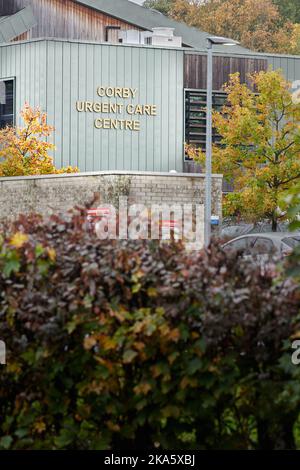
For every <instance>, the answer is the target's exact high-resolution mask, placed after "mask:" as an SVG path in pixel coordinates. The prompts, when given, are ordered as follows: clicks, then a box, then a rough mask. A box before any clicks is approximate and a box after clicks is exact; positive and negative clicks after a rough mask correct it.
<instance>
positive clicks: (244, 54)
mask: <svg viewBox="0 0 300 470" xmlns="http://www.w3.org/2000/svg"><path fill="white" fill-rule="evenodd" d="M37 42H62V43H75V44H87V45H88V44H91V45H94V46H113V47H133V48H142V49H156V50H167V51H178V52H184V53H185V54H187V55H191V54H192V55H193V54H194V55H197V54H199V55H206V53H207V51H206V50H205V49H193V48H190V47H180V48H177V47H165V46H152V45H144V44H113V43H107V42H99V41H89V40H84V39H68V38H52V37H46V36H45V37H41V38H35V39H27V40H23V41H11V42H6V43H0V47H8V46H16V45H22V44H30V43H37ZM214 55H216V56H234V57H236V56H238V57H257V58H262V59H263V58H268V57H275V58H276V57H278V58H286V59H300V55H291V54H272V53H270V52H254V51H253V52H252V51H249V52H232V51H230V52H226V48H224V51H222V52H220V51H216V52H214Z"/></svg>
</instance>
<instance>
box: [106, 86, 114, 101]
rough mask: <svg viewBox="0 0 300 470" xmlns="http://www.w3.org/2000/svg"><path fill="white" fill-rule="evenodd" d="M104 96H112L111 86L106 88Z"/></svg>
mask: <svg viewBox="0 0 300 470" xmlns="http://www.w3.org/2000/svg"><path fill="white" fill-rule="evenodd" d="M106 96H108V97H109V98H112V97H113V96H114V89H113V88H112V87H108V88H106Z"/></svg>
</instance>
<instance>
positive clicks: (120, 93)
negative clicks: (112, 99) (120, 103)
mask: <svg viewBox="0 0 300 470" xmlns="http://www.w3.org/2000/svg"><path fill="white" fill-rule="evenodd" d="M122 91H123V89H122V88H119V87H117V88H115V96H118V97H119V98H122Z"/></svg>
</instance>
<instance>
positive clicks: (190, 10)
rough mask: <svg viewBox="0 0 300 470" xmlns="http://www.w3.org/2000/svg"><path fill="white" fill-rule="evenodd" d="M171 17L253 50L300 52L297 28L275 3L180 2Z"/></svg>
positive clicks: (264, 0)
mask: <svg viewBox="0 0 300 470" xmlns="http://www.w3.org/2000/svg"><path fill="white" fill-rule="evenodd" d="M171 14H172V16H173V18H174V19H176V20H179V21H182V22H185V23H187V24H188V25H190V26H194V27H196V28H199V29H201V30H204V31H208V32H209V33H210V34H215V35H218V36H225V37H229V38H233V39H235V40H237V41H239V42H240V43H241V44H242V45H243V46H244V47H247V48H249V49H251V50H256V51H260V52H280V53H299V49H295V37H297V28H296V30H295V31H294V25H293V24H292V23H290V22H288V21H286V20H285V19H284V18H283V17H282V16H281V14H280V11H279V9H278V7H277V6H276V5H274V3H273V2H272V0H210V1H206V2H199V1H190V0H176V1H175V3H174V6H173V9H172V12H171ZM296 44H297V40H296ZM298 45H299V44H298ZM297 50H298V52H297Z"/></svg>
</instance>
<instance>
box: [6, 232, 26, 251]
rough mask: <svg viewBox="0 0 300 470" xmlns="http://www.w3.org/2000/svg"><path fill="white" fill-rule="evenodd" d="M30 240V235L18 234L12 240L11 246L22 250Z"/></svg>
mask: <svg viewBox="0 0 300 470" xmlns="http://www.w3.org/2000/svg"><path fill="white" fill-rule="evenodd" d="M28 239H29V237H28V235H26V233H22V232H16V233H15V234H14V235H13V236H12V238H11V240H10V245H12V246H14V247H16V248H22V246H23V245H24V244H25V243H26V242H27V241H28Z"/></svg>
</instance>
